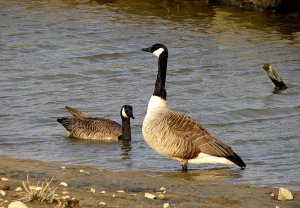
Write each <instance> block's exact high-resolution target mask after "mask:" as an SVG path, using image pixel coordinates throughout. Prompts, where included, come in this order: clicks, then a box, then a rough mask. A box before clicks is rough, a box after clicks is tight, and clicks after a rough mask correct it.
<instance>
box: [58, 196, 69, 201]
mask: <svg viewBox="0 0 300 208" xmlns="http://www.w3.org/2000/svg"><path fill="white" fill-rule="evenodd" d="M60 198H61V199H63V200H66V199H70V196H69V195H66V196H62V197H60Z"/></svg>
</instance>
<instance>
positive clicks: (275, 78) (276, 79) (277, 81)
mask: <svg viewBox="0 0 300 208" xmlns="http://www.w3.org/2000/svg"><path fill="white" fill-rule="evenodd" d="M263 69H264V70H265V71H266V72H267V74H268V76H269V78H270V79H271V80H272V82H273V83H274V85H275V89H277V90H284V89H286V88H287V86H286V84H285V83H284V82H283V80H282V79H281V78H280V76H279V74H278V73H277V72H276V71H275V69H274V68H273V67H272V66H271V64H264V66H263Z"/></svg>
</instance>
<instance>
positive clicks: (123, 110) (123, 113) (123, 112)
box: [122, 108, 128, 118]
mask: <svg viewBox="0 0 300 208" xmlns="http://www.w3.org/2000/svg"><path fill="white" fill-rule="evenodd" d="M122 116H123V117H124V118H128V116H127V114H126V112H125V109H124V108H122Z"/></svg>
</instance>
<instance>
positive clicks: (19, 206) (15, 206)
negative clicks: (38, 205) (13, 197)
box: [7, 201, 28, 208]
mask: <svg viewBox="0 0 300 208" xmlns="http://www.w3.org/2000/svg"><path fill="white" fill-rule="evenodd" d="M7 208H28V207H27V206H26V205H25V204H24V203H23V202H20V201H14V202H12V203H10V204H9V205H8V207H7Z"/></svg>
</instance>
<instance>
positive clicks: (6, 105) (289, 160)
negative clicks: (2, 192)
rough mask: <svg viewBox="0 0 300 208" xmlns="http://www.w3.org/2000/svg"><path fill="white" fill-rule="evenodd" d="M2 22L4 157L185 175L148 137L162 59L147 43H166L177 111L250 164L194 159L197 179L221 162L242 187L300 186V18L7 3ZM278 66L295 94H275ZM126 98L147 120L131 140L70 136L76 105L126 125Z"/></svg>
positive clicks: (0, 150)
mask: <svg viewBox="0 0 300 208" xmlns="http://www.w3.org/2000/svg"><path fill="white" fill-rule="evenodd" d="M160 2H164V3H160ZM0 18H1V21H0V33H1V36H0V73H1V76H0V100H1V102H0V116H1V119H0V129H1V131H0V154H1V155H9V156H14V157H22V158H31V159H38V160H44V161H55V162H61V163H66V164H85V165H94V166H98V167H103V168H108V169H112V170H134V171H139V170H146V171H154V172H156V171H158V172H161V171H162V172H170V173H173V172H174V173H176V172H180V165H179V164H178V163H177V162H175V161H170V160H167V159H164V158H162V157H161V156H159V155H157V154H156V153H154V152H153V151H152V150H151V149H149V147H148V146H147V145H146V143H145V142H144V140H143V137H142V134H141V126H142V121H143V117H144V115H145V113H146V108H147V103H148V99H149V97H150V95H151V93H152V91H153V87H154V82H155V78H156V70H157V68H156V67H157V60H156V58H155V57H154V56H152V55H151V54H149V53H143V52H142V51H141V50H140V49H141V48H143V47H146V46H150V45H152V44H153V43H156V42H161V43H164V44H166V45H167V46H168V48H169V65H168V75H167V84H166V88H167V92H168V100H169V105H170V107H171V108H172V109H174V110H177V111H181V112H184V113H187V114H188V115H190V116H192V117H194V118H195V119H197V120H199V121H200V122H201V123H202V124H204V125H205V126H206V127H207V128H208V129H209V131H210V132H213V134H215V135H217V136H218V137H220V138H222V139H223V140H224V141H226V143H228V144H230V145H231V146H232V147H233V149H234V150H235V151H236V152H237V153H238V154H239V155H240V156H241V157H242V158H243V160H244V161H245V162H246V164H247V168H246V170H244V171H240V170H239V169H238V168H237V167H232V168H225V169H224V168H223V166H214V165H193V166H192V165H191V166H190V168H192V171H193V172H195V175H198V174H197V173H198V172H199V175H201V172H202V171H203V173H205V174H207V170H208V169H211V168H212V169H213V171H212V172H213V175H217V176H218V177H222V176H221V175H234V178H236V179H234V180H233V181H235V182H239V183H250V184H255V185H270V186H275V187H278V186H286V187H290V188H293V189H295V190H300V180H299V174H298V173H299V172H300V161H299V158H300V142H299V139H300V131H299V123H300V85H299V77H300V58H299V57H300V22H299V21H298V20H299V19H298V18H299V14H289V15H285V16H281V15H275V14H266V13H262V12H254V11H248V12H245V11H242V10H239V9H235V8H231V7H224V6H218V5H209V6H207V5H205V4H203V3H199V2H198V1H196V2H194V1H192V2H188V1H183V2H179V3H176V2H175V3H171V2H167V1H156V0H152V1H139V3H137V2H136V1H127V2H126V3H123V2H121V1H72V0H65V1H55V0H53V1H52V0H49V1H9V2H7V1H3V0H0ZM267 62H269V63H271V64H272V65H273V66H274V67H275V68H276V69H277V71H278V72H279V74H280V75H281V76H282V78H283V80H284V81H285V82H286V83H287V84H288V87H289V88H288V89H287V90H285V91H283V92H281V93H278V94H274V93H272V90H273V84H272V83H271V81H270V80H269V78H268V77H267V75H266V74H265V72H264V71H263V69H262V66H263V64H264V63H267ZM123 104H131V105H132V106H133V107H134V115H135V117H136V119H135V120H133V121H132V134H133V136H132V143H131V145H130V146H128V145H122V143H118V144H110V143H109V144H107V143H106V144H105V143H104V144H103V143H93V142H89V141H79V140H74V139H68V138H66V137H65V130H64V129H63V127H62V126H60V124H58V123H57V122H56V117H61V116H67V115H68V113H67V112H66V110H65V109H64V106H65V105H70V106H73V107H76V108H79V109H81V110H82V111H85V112H88V113H90V114H91V115H94V116H102V117H106V118H110V119H113V120H115V121H119V120H120V118H119V110H120V107H121V106H122V105H123ZM208 174H209V172H208ZM211 177H214V176H211Z"/></svg>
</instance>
